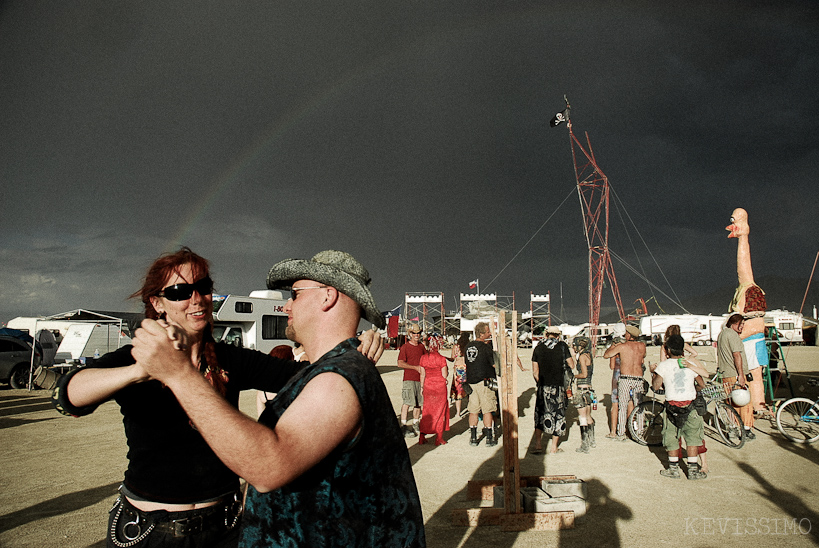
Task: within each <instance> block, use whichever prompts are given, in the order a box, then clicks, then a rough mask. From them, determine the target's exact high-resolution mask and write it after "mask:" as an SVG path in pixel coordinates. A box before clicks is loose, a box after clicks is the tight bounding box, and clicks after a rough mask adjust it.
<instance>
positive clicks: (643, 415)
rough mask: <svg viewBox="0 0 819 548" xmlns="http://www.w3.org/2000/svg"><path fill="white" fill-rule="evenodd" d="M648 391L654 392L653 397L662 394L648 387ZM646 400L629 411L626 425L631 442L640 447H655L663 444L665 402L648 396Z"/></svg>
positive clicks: (623, 403)
mask: <svg viewBox="0 0 819 548" xmlns="http://www.w3.org/2000/svg"><path fill="white" fill-rule="evenodd" d="M649 391H650V392H654V395H655V396H661V395H662V394H663V392H657V391H656V390H654V389H653V388H651V387H650V386H649ZM646 398H647V399H645V400H643V401H642V402H640V403H639V404H637V405H635V406H634V409H632V410H631V413H629V416H628V419H627V422H626V425H627V426H628V433H629V434H631V439H632V440H634V441H635V442H637V443H639V444H640V445H647V446H649V447H657V446H660V445H662V444H663V414H664V413H665V402H664V401H661V400H658V399H655V398H654V397H652V396H648V395H647V396H646ZM627 404H628V402H621V403H620V405H627Z"/></svg>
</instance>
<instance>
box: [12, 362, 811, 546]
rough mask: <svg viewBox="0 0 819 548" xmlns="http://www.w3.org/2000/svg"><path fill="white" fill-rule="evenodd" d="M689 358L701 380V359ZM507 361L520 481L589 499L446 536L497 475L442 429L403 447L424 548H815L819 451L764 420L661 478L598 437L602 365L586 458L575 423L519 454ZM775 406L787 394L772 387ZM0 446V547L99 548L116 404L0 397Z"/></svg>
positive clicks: (658, 456) (605, 381) (633, 447)
mask: <svg viewBox="0 0 819 548" xmlns="http://www.w3.org/2000/svg"><path fill="white" fill-rule="evenodd" d="M697 350H701V352H702V354H701V357H703V358H705V360H704V361H705V364H706V368H708V369H709V370H711V371H713V370H714V369H715V368H716V364H715V358H714V349H713V348H711V347H697ZM658 352H659V349H658V348H656V347H649V360H650V361H657V357H658ZM520 356H521V360H522V362H523V364H524V367H526V368H527V371H525V372H521V371H518V378H517V386H518V389H517V392H518V394H519V398H518V406H519V438H518V440H519V457H520V460H519V466H520V473H521V475H524V476H535V475H552V474H556V475H562V474H571V475H575V476H577V477H578V478H581V479H583V480H584V481H585V482H586V483H587V484H588V490H589V500H588V511H587V515H586V517H585V519H584V520H583V521H581V522H579V523H577V525H576V527H575V528H574V529H571V530H563V531H523V532H514V533H512V532H503V531H501V530H500V528H499V527H493V526H479V527H474V528H465V527H456V526H453V525H451V514H452V510H453V509H455V508H461V507H471V506H478V505H479V504H480V503H479V502H477V501H469V500H467V499H466V485H467V482H468V481H469V480H471V479H491V478H498V477H500V474H501V471H502V468H503V447H502V444H503V441H504V440H503V438H501V443H500V444H499V445H498V446H497V447H493V448H490V447H486V446H485V444H483V443H482V444H481V445H479V446H478V447H471V446H470V445H469V443H468V438H469V433H468V427H467V423H466V418H461V419H458V418H453V420H452V424H451V430H450V431H449V432H448V434H447V436H446V439H447V440H448V443H447V444H446V445H443V446H440V447H436V446H435V445H434V444H432V443H429V444H425V445H418V443H417V438H409V439H407V446H408V448H409V453H410V457H411V459H412V462H413V470H414V473H415V478H416V482H417V484H418V491H419V493H420V495H421V501H422V504H423V507H424V515H425V521H426V533H427V541H428V545H429V546H430V547H432V548H439V547H442V548H456V547H472V548H479V547H485V546H493V548H512V547H516V548H517V547H538V548H540V547H542V546H553V545H560V546H578V547H581V546H582V547H586V546H646V545H665V544H669V545H670V544H673V545H691V546H715V545H720V546H743V547H744V546H747V544H748V543H749V542H752V543H756V542H761V543H764V544H772V543H774V542H775V543H776V544H777V545H779V546H812V545H816V544H819V483H817V482H816V478H817V476H819V444H817V445H814V446H810V445H808V446H804V445H796V444H793V443H791V442H789V441H788V440H786V439H785V438H783V437H782V436H781V435H780V434H779V433H778V432H777V431H776V428H775V426H774V425H772V424H771V423H770V421H767V420H760V421H758V422H757V430H756V435H757V439H756V440H754V441H751V442H748V443H747V444H746V445H745V447H743V448H742V449H739V450H735V449H729V448H727V447H725V446H724V445H722V444H721V443H720V441H719V439H718V438H717V437H715V434H713V433H709V432H708V431H706V435H707V438H706V445H707V447H708V454H707V456H708V465H709V468H710V473H709V477H708V479H706V480H703V481H696V482H693V481H692V482H689V481H688V480H686V479H684V478H683V479H680V480H672V479H668V478H664V477H661V476H660V475H659V473H658V472H659V470H660V469H661V468H662V467H663V465H664V463H665V455H664V454H663V452H662V450H661V448H657V449H652V448H647V447H641V446H639V445H637V444H635V443H633V442H615V441H611V440H609V439H606V438H605V435H606V434H607V433H608V426H607V424H608V422H607V421H608V409H609V406H610V397H609V394H610V392H611V389H610V383H611V372H610V370H609V367H608V363H607V360H603V359H602V358H596V359H595V371H594V379H593V386H594V389H595V392H596V393H597V394H598V397H599V398H600V399H601V402H600V404H599V406H598V409H597V410H596V411H594V412H593V416H594V418H595V420H596V421H597V428H596V441H597V447H596V448H595V449H592V450H591V453H589V454H580V453H577V452H575V449H576V448H577V447H578V446H579V445H580V439H579V428H578V427H577V422H576V420H575V421H574V422H573V423H572V424H571V426H570V428H569V432H568V435H567V437H566V439H565V440H563V441H562V443H561V448H563V449H564V452H563V453H560V454H557V455H532V454H531V453H530V452H529V448H530V447H531V445H532V443H531V438H532V434H533V430H534V427H533V422H532V421H533V419H532V416H533V411H534V410H533V406H534V387H535V383H534V380H533V379H532V375H531V362H530V357H531V349H520ZM785 358H786V360H787V363H788V367H789V369H790V371H791V373H792V375H791V378H792V381H793V384H794V389H795V391H796V392H797V394H799V395H805V396H810V397H816V395H817V394H816V393H815V391H816V389H814V388H810V387H807V386H806V384H805V380H806V378H808V377H817V376H819V348H816V347H793V348H790V349H787V350H786V354H785ZM396 359H397V351H394V350H391V351H387V352H385V355H384V356H383V357H382V359H381V361H380V363H379V366H378V367H379V370H380V371H381V373H382V379H383V380H384V383H385V384H386V386H387V389H388V391H389V393H390V395H391V397H392V401H393V404H394V407H395V412H396V414H397V413H398V411H399V410H400V403H401V401H400V400H401V398H400V392H401V378H402V374H401V371H400V370H398V369H397V368H396V367H395V363H396ZM777 395H778V396H781V397H785V396H788V395H789V392H788V390H787V388H785V389H780V390H779V392H778V394H777ZM241 407H242V409H243V410H244V411H246V412H248V413H252V412H253V410H254V409H255V399H254V395H253V394H249V393H248V394H245V395H243V397H242V403H241ZM452 414H453V415H454V410H453V412H452ZM569 417H570V418H575V417H576V413H573V412H570V414H569ZM0 448H2V452H0V455H1V456H2V460H3V463H2V467H0V546H2V547H4V548H16V547H38V548H39V547H68V548H70V547H89V546H94V547H102V546H105V541H104V538H105V526H106V520H107V515H108V510H109V509H110V508H111V505H112V503H113V501H114V498H115V496H116V495H115V494H116V490H117V486H118V485H119V482H120V481H121V479H122V472H123V470H124V469H125V466H126V459H125V454H126V449H127V448H126V444H125V437H124V434H123V431H122V420H121V416H120V413H119V409H118V407H117V405H116V404H115V403H111V402H109V403H106V404H104V405H102V406H100V408H99V409H98V410H97V411H96V412H95V413H94V414H92V415H90V416H88V417H84V418H81V419H74V418H69V417H64V416H62V415H60V414H58V413H57V412H56V411H55V410H54V409H53V407H52V406H51V403H50V402H49V398H48V394H47V393H46V392H44V391H34V392H28V391H25V390H10V389H0ZM484 504H486V503H484Z"/></svg>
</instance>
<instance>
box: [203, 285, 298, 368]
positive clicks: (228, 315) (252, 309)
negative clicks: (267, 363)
mask: <svg viewBox="0 0 819 548" xmlns="http://www.w3.org/2000/svg"><path fill="white" fill-rule="evenodd" d="M285 304H287V298H286V297H285V296H284V295H283V294H282V292H281V291H268V290H262V291H252V292H251V293H250V295H249V296H247V297H243V296H239V295H214V296H213V321H214V326H213V338H214V339H216V341H221V342H226V343H230V344H234V345H236V346H243V347H245V348H252V349H256V350H260V351H262V352H264V353H268V352H270V351H271V350H272V349H273V348H275V347H276V346H278V345H280V344H289V345H291V346H292V344H293V343H292V341H289V340H288V339H287V336H286V335H285V333H284V331H285V329H286V328H287V313H286V312H285V311H284V306H285Z"/></svg>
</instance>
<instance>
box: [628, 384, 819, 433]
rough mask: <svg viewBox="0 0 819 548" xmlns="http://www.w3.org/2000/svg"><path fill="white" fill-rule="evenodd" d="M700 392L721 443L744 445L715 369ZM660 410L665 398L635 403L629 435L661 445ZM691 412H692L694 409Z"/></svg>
mask: <svg viewBox="0 0 819 548" xmlns="http://www.w3.org/2000/svg"><path fill="white" fill-rule="evenodd" d="M700 393H701V394H702V396H703V398H705V402H706V405H707V406H709V407H710V408H712V409H713V411H709V415H710V420H709V421H708V422H707V423H708V424H709V426H710V427H711V428H713V429H714V430H716V432H717V434H719V437H720V438H722V441H723V442H724V443H725V445H727V446H728V447H732V448H734V449H739V448H740V447H742V446H743V445H745V426H744V425H743V423H742V419H741V418H740V416H739V413H737V411H736V409H734V408H733V407H732V406H731V405H730V404H729V403H726V401H725V400H726V399H727V398H728V397H729V396H728V393H727V392H726V390H725V388H724V387H723V385H722V382H721V380H720V376H719V373H717V374H716V375H714V377H712V378H711V379H709V380H708V381H707V382H706V386H705V388H703V389H702V391H701V392H700ZM655 394H657V392H656V391H655ZM664 412H665V402H663V401H660V400H657V399H654V398H651V399H647V400H645V401H643V402H641V403H640V404H638V405H637V406H635V407H634V409H633V410H632V411H631V414H629V416H628V423H627V424H628V431H629V434H631V439H633V440H634V441H635V442H637V443H639V444H640V445H647V446H649V447H657V446H660V445H662V444H663V413H664ZM691 412H692V413H696V411H695V410H692V411H691ZM818 426H819V425H818Z"/></svg>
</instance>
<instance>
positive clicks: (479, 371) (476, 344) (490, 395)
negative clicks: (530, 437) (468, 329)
mask: <svg viewBox="0 0 819 548" xmlns="http://www.w3.org/2000/svg"><path fill="white" fill-rule="evenodd" d="M491 336H492V334H491V332H490V330H489V325H488V324H487V323H486V322H480V323H478V324H477V325H476V326H475V339H476V340H474V341H472V342H470V343H469V344H467V345H466V348H465V351H464V363H465V364H466V382H467V384H468V385H469V387H470V388H471V389H472V393H471V394H469V405H467V408H466V410H467V411H468V412H469V430H470V439H469V444H470V445H472V446H477V445H478V444H479V443H480V441H479V440H478V414H480V413H483V426H484V428H483V437H484V438H486V445H487V447H493V446H495V445H497V444H498V441H497V440H496V439H495V435H494V434H495V431H494V429H495V426H494V417H493V415H492V413H494V412H495V411H497V410H498V400H497V396H496V395H495V391H494V390H493V389H492V388H490V387H489V386H487V384H488V383H491V382H494V381H495V380H496V379H495V354H494V352H493V351H492V347H491V346H489V344H487V341H489V339H490V337H491ZM481 439H483V438H481Z"/></svg>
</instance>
